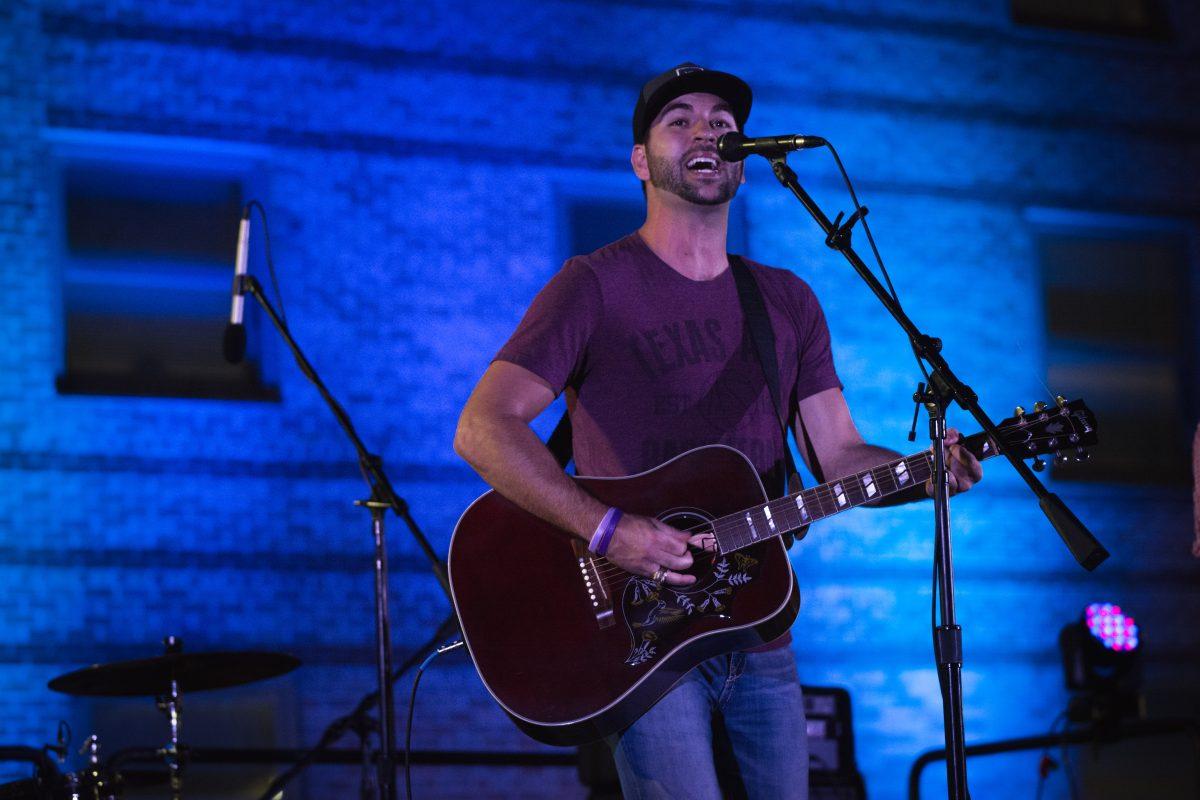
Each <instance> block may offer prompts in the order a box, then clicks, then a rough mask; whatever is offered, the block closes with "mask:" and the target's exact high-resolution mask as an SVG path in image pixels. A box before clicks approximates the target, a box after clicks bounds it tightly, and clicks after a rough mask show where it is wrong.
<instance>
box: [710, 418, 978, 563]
mask: <svg viewBox="0 0 1200 800" xmlns="http://www.w3.org/2000/svg"><path fill="white" fill-rule="evenodd" d="M962 444H963V445H964V446H965V447H967V448H968V449H970V450H971V451H972V452H974V453H975V455H976V457H978V458H980V459H984V458H987V457H989V456H991V455H994V454H995V453H994V448H993V447H992V446H991V443H990V442H988V441H987V438H986V437H985V436H984V435H983V434H975V435H974V436H970V437H966V438H965V439H964V440H963V441H962ZM932 475H933V454H932V453H930V452H928V451H925V452H922V453H917V454H915V455H911V456H906V457H904V458H898V459H896V460H895V461H889V462H888V463H886V464H880V465H878V466H876V467H872V468H871V469H868V470H863V471H862V472H858V473H855V474H853V475H847V476H845V477H843V478H838V479H837V480H833V481H829V482H827V483H823V484H821V485H820V486H814V487H812V488H811V489H803V490H801V491H799V492H797V493H796V494H792V495H788V496H787V497H782V498H780V499H778V500H772V501H770V502H768V503H765V504H763V505H761V506H755V507H753V508H748V509H746V510H744V511H739V512H738V513H736V514H730V515H728V516H725V517H718V518H717V519H715V520H713V522H712V528H713V535H714V537H715V538H716V544H717V549H718V550H719V551H720V552H722V553H728V552H731V551H733V550H740V549H741V548H743V547H749V546H750V545H752V544H755V543H757V542H761V541H763V540H765V539H770V538H772V537H774V536H782V535H783V534H785V533H787V532H788V531H794V530H797V529H799V528H803V527H805V526H807V525H811V524H812V523H814V522H816V521H817V520H821V519H825V518H826V517H831V516H833V515H834V514H840V513H841V512H843V511H847V510H849V509H851V508H856V507H857V506H861V505H863V504H865V503H869V502H872V501H875V500H878V499H880V498H882V497H887V496H888V495H893V494H896V493H898V492H902V491H904V490H906V489H911V488H912V487H913V486H920V485H922V484H924V483H925V481H927V480H929V478H930V476H932Z"/></svg>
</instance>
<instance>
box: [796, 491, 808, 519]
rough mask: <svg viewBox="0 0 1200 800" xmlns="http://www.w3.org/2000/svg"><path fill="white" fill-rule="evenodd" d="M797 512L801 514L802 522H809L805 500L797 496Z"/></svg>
mask: <svg viewBox="0 0 1200 800" xmlns="http://www.w3.org/2000/svg"><path fill="white" fill-rule="evenodd" d="M796 510H797V511H799V512H800V521H801V522H808V509H807V508H805V507H804V498H803V497H801V496H799V495H797V496H796Z"/></svg>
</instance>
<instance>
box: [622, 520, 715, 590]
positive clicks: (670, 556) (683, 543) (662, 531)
mask: <svg viewBox="0 0 1200 800" xmlns="http://www.w3.org/2000/svg"><path fill="white" fill-rule="evenodd" d="M701 537H702V535H701V534H689V533H685V532H683V531H681V530H678V529H676V528H672V527H671V526H670V525H667V524H666V523H665V522H659V521H658V520H656V519H652V518H651V517H642V516H638V515H636V514H626V515H624V516H622V517H621V521H620V522H619V523H618V524H617V529H616V531H614V532H613V537H612V541H611V542H609V545H608V553H607V554H606V555H605V558H607V559H608V560H609V561H610V562H612V563H613V564H616V565H617V566H618V567H620V568H621V569H623V570H625V571H626V572H632V573H634V574H635V575H645V576H646V577H649V578H655V577H659V579H660V580H661V581H662V582H663V583H667V584H670V585H671V586H690V585H692V584H693V583H695V582H696V576H695V575H686V574H683V572H682V571H683V570H686V569H688V568H689V567H691V566H692V554H691V553H690V552H689V550H688V546H689V545H692V546H693V547H696V548H702V547H703V542H702V541H701ZM660 569H662V570H665V572H664V573H663V574H662V575H661V576H656V575H655V573H657V572H658V571H659V570H660Z"/></svg>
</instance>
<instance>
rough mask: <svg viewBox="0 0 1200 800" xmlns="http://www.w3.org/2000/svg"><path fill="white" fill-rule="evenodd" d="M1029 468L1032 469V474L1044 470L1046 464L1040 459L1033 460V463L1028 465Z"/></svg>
mask: <svg viewBox="0 0 1200 800" xmlns="http://www.w3.org/2000/svg"><path fill="white" fill-rule="evenodd" d="M1029 466H1031V467H1033V471H1034V472H1041V471H1042V470H1044V469H1045V468H1046V462H1045V461H1042V459H1041V458H1035V459H1034V460H1033V463H1032V464H1030V465H1029Z"/></svg>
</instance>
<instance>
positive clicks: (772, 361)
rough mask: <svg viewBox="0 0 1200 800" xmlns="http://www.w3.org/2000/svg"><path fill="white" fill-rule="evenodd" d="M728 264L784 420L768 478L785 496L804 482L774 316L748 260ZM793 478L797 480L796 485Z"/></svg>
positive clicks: (731, 259) (735, 258)
mask: <svg viewBox="0 0 1200 800" xmlns="http://www.w3.org/2000/svg"><path fill="white" fill-rule="evenodd" d="M729 267H730V269H732V270H733V280H734V282H735V283H736V284H737V290H738V300H739V301H740V302H741V304H742V315H743V316H744V317H745V318H746V329H747V330H748V331H749V333H750V338H751V340H752V341H753V342H754V351H755V353H757V354H758V364H759V366H760V367H762V371H763V377H764V378H766V381H767V392H768V394H770V395H771V405H772V407H773V408H774V409H775V418H776V419H777V420H780V421H781V422H780V435H781V438H782V440H783V462H782V465H779V464H777V465H776V466H775V467H774V468H773V469H772V474H771V475H770V476H768V478H769V480H770V482H771V483H773V484H775V485H776V486H778V487H779V491H780V494H778V495H776V497H784V496H786V495H788V494H790V493H792V492H794V491H799V490H800V488H801V486H802V484H801V482H800V473H799V472H798V471H797V469H796V462H795V461H794V460H793V459H792V451H791V448H789V447H788V427H789V426H788V422H787V417H786V416H785V415H784V414H783V413H782V411H781V408H782V406H784V405H786V398H783V397H782V396H781V395H780V391H779V362H778V360H777V359H776V358H775V331H774V329H772V328H771V318H770V317H769V316H768V315H767V307H766V305H765V304H764V303H763V298H762V292H761V291H760V290H759V288H758V282H757V281H756V280H754V276H753V275H751V274H750V268H749V267H748V266H746V262H745V261H743V260H742V257H741V256H738V255H734V254H732V253H730V254H729ZM806 438H807V437H806ZM780 466H782V467H783V469H782V472H783V475H780V474H779V472H780ZM793 481H794V482H795V485H794V486H793ZM768 491H770V490H768ZM792 541H793V539H792V536H791V534H787V535H785V536H784V542H785V543H786V544H787V546H788V547H791V546H792Z"/></svg>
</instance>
